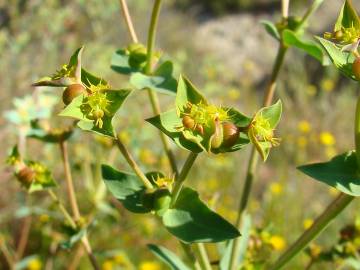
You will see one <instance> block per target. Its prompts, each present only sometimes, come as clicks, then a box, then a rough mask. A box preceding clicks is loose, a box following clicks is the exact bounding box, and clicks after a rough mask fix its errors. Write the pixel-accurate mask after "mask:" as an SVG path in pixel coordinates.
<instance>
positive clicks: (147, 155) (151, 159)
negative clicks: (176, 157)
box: [139, 148, 156, 165]
mask: <svg viewBox="0 0 360 270" xmlns="http://www.w3.org/2000/svg"><path fill="white" fill-rule="evenodd" d="M139 158H140V161H141V162H143V163H145V164H148V165H153V164H155V163H156V157H155V156H154V154H153V152H152V151H151V150H150V149H147V148H144V149H141V150H140V154H139Z"/></svg>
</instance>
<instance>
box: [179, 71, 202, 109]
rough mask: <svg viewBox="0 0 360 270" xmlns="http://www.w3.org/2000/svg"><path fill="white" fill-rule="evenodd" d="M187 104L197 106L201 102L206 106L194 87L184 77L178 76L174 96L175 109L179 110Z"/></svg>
mask: <svg viewBox="0 0 360 270" xmlns="http://www.w3.org/2000/svg"><path fill="white" fill-rule="evenodd" d="M188 102H190V103H192V104H198V103H200V102H202V103H203V104H207V101H206V99H205V97H204V96H203V95H202V94H201V93H200V92H199V90H197V89H196V87H195V86H194V85H193V84H192V83H191V82H190V81H189V80H188V79H187V78H185V77H183V76H181V75H180V78H179V81H178V87H177V94H176V101H175V104H176V108H177V110H181V109H182V108H184V107H185V106H186V105H187V104H188Z"/></svg>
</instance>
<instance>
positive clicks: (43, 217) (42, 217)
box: [39, 214, 50, 223]
mask: <svg viewBox="0 0 360 270" xmlns="http://www.w3.org/2000/svg"><path fill="white" fill-rule="evenodd" d="M39 220H40V222H42V223H47V222H49V220H50V217H49V215H46V214H43V215H40V216H39Z"/></svg>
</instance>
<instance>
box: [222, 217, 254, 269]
mask: <svg viewBox="0 0 360 270" xmlns="http://www.w3.org/2000/svg"><path fill="white" fill-rule="evenodd" d="M242 220H243V222H242V225H241V232H242V235H241V239H240V240H239V241H240V243H239V245H240V247H239V252H238V254H236V255H235V256H236V257H235V258H237V264H236V265H241V264H242V262H243V260H244V258H245V254H246V250H247V246H248V243H249V239H250V232H251V216H250V215H249V214H244V215H243V218H242ZM234 241H235V240H230V241H229V243H228V244H227V246H226V249H225V251H224V253H223V254H222V256H221V260H220V270H228V269H230V257H231V252H232V249H233V244H234Z"/></svg>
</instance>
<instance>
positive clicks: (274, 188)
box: [270, 182, 283, 195]
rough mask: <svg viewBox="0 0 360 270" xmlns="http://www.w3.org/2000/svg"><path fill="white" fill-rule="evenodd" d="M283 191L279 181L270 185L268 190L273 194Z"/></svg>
mask: <svg viewBox="0 0 360 270" xmlns="http://www.w3.org/2000/svg"><path fill="white" fill-rule="evenodd" d="M282 191H283V187H282V185H281V184H280V183H278V182H275V183H272V184H271V185H270V192H271V193H272V194H274V195H279V194H281V193H282Z"/></svg>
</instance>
